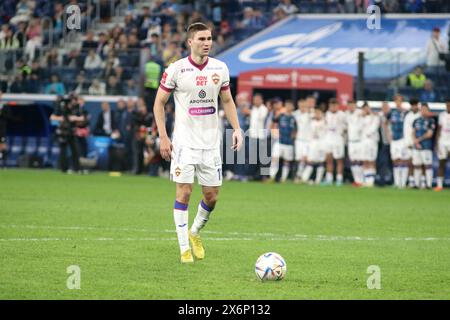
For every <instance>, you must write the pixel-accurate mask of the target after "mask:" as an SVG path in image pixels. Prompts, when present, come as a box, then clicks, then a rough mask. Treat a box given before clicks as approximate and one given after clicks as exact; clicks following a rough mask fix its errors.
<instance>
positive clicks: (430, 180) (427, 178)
mask: <svg viewBox="0 0 450 320" xmlns="http://www.w3.org/2000/svg"><path fill="white" fill-rule="evenodd" d="M425 181H426V183H427V188H431V187H432V186H433V168H427V169H426V170H425Z"/></svg>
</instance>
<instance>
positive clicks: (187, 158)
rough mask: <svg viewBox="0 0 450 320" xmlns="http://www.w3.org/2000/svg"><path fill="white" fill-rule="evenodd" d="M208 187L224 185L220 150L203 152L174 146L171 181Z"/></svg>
mask: <svg viewBox="0 0 450 320" xmlns="http://www.w3.org/2000/svg"><path fill="white" fill-rule="evenodd" d="M195 175H197V180H198V184H200V185H202V186H206V187H218V186H221V185H222V158H221V155H220V149H219V148H217V149H211V150H202V149H192V148H188V147H182V146H180V147H176V146H173V150H172V161H171V164H170V179H171V180H172V181H174V182H176V183H194V177H195Z"/></svg>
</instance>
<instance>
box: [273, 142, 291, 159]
mask: <svg viewBox="0 0 450 320" xmlns="http://www.w3.org/2000/svg"><path fill="white" fill-rule="evenodd" d="M272 157H273V158H283V160H286V161H293V160H294V146H291V145H288V144H282V143H279V142H275V143H274V145H273V147H272Z"/></svg>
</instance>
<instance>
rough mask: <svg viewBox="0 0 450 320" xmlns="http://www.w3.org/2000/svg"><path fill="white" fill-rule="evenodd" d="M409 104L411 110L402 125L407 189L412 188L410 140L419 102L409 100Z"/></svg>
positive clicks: (412, 147)
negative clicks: (405, 151) (405, 154)
mask: <svg viewBox="0 0 450 320" xmlns="http://www.w3.org/2000/svg"><path fill="white" fill-rule="evenodd" d="M409 104H410V105H411V110H409V112H408V113H407V114H406V116H405V122H404V124H403V136H404V139H405V144H406V147H407V156H408V185H409V187H411V188H414V176H413V171H414V168H413V163H412V154H413V149H414V143H413V139H412V137H413V135H412V131H413V123H414V121H415V120H416V119H417V118H419V117H420V109H419V100H417V99H411V100H410V102H409ZM417 187H418V186H417Z"/></svg>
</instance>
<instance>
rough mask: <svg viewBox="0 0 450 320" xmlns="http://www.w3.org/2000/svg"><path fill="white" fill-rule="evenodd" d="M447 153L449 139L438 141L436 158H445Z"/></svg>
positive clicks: (449, 143)
mask: <svg viewBox="0 0 450 320" xmlns="http://www.w3.org/2000/svg"><path fill="white" fill-rule="evenodd" d="M446 142H447V141H446ZM449 153H450V141H448V142H447V143H445V142H439V145H438V158H439V160H445V159H447V158H448V154H449Z"/></svg>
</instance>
